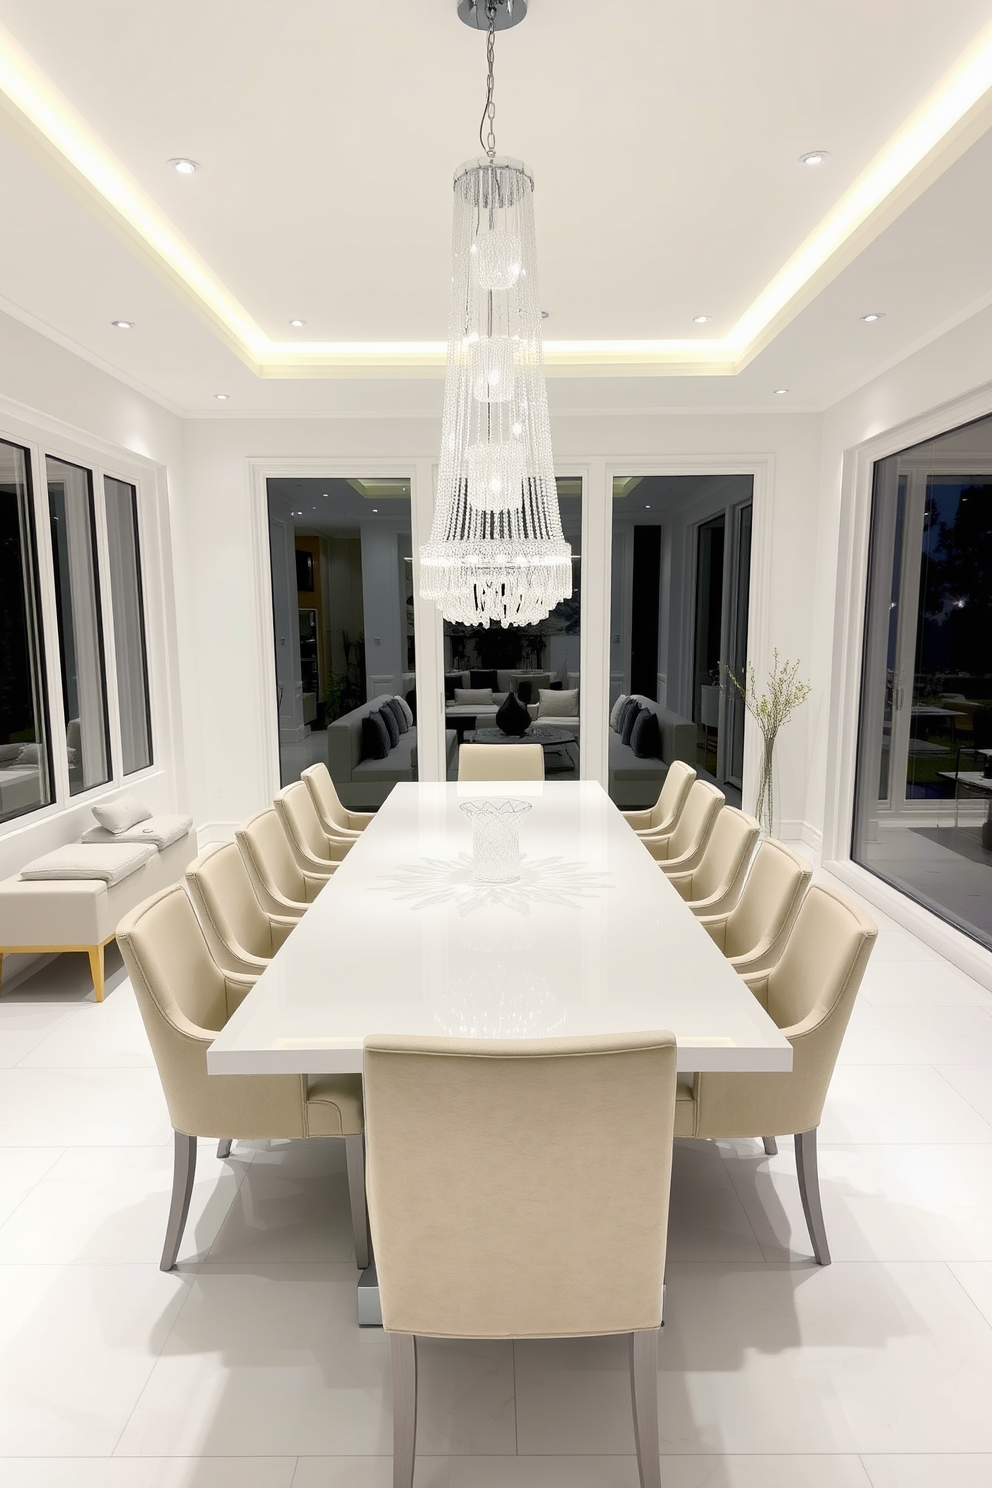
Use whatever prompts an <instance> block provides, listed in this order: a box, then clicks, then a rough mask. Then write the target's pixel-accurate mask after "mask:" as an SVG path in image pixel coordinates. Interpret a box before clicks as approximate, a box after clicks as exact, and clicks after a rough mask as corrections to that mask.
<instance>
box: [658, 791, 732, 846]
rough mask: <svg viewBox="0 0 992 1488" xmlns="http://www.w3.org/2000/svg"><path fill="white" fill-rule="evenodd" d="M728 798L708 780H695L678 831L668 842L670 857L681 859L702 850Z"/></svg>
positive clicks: (677, 824)
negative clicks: (688, 853)
mask: <svg viewBox="0 0 992 1488" xmlns="http://www.w3.org/2000/svg"><path fill="white" fill-rule="evenodd" d="M726 799H727V798H726V796H725V795H724V794H723V791H722V790H718V789H717V787H716V786H715V785H711V784H710V782H709V781H708V780H694V781H693V782H692V785H691V786H690V787H689V795H688V798H687V799H686V803H685V805H684V806H683V808H682V815H681V816H680V817H679V819H678V821H677V822H676V823H675V830H674V831H673V832H672V835H671V837H670V838H669V839H668V841H669V848H668V856H669V857H670V858H679V857H681V856H682V854H683V853H687V852H690V851H691V850H692V849H693V848H695V847H699V846H700V845H701V844H702V843H703V842H705V841H706V838H707V837H708V836H709V833H710V831H711V830H712V828H713V823H714V821H715V819H716V816H717V813H718V812H719V810H720V808H721V807H722V805H723V803H724V801H725V800H726Z"/></svg>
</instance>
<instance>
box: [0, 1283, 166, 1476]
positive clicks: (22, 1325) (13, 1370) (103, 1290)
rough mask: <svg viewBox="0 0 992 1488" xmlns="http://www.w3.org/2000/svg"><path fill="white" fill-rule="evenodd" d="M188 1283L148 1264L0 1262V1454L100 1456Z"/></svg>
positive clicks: (110, 1446) (113, 1438) (113, 1439)
mask: <svg viewBox="0 0 992 1488" xmlns="http://www.w3.org/2000/svg"><path fill="white" fill-rule="evenodd" d="M187 1285H188V1282H187V1281H186V1280H184V1278H183V1277H182V1276H181V1275H177V1274H175V1273H173V1274H172V1275H169V1276H165V1275H163V1273H162V1272H161V1271H159V1270H158V1269H157V1267H154V1266H74V1267H63V1266H3V1267H0V1347H2V1354H3V1358H2V1365H0V1456H12V1457H21V1456H32V1455H39V1456H42V1455H43V1456H46V1457H52V1456H69V1457H78V1456H109V1455H110V1454H111V1453H112V1452H113V1450H114V1448H115V1446H116V1445H117V1440H118V1438H119V1436H120V1434H121V1431H122V1430H123V1429H124V1426H125V1423H126V1422H127V1419H128V1417H129V1416H130V1414H131V1411H132V1410H133V1409H134V1405H135V1402H136V1401H137V1399H138V1396H139V1395H140V1393H141V1390H142V1388H143V1386H144V1384H145V1381H146V1380H147V1378H148V1376H149V1374H150V1372H151V1370H152V1367H153V1365H154V1362H155V1358H156V1356H157V1354H158V1352H159V1350H160V1349H161V1347H162V1345H163V1343H164V1342H165V1339H166V1338H167V1337H168V1334H169V1330H170V1329H171V1327H172V1325H173V1323H174V1322H175V1320H176V1318H177V1317H178V1315H179V1310H180V1307H181V1305H182V1301H183V1298H184V1296H185V1292H186V1287H187Z"/></svg>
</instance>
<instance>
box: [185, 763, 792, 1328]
mask: <svg viewBox="0 0 992 1488" xmlns="http://www.w3.org/2000/svg"><path fill="white" fill-rule="evenodd" d="M506 797H512V798H515V799H519V800H521V801H524V802H526V803H527V805H528V806H529V807H530V810H529V811H527V813H526V814H525V815H524V816H523V817H522V819H521V826H520V876H519V878H518V879H516V880H515V881H514V882H511V883H504V884H483V883H478V882H476V881H475V880H474V878H473V861H472V826H471V822H470V820H469V819H468V817H467V816H466V814H465V813H463V812H462V811H461V810H460V809H459V807H460V805H461V804H462V803H463V802H465V801H470V800H471V801H479V800H496V799H499V798H506ZM658 1029H671V1030H672V1032H673V1033H674V1034H675V1037H676V1040H677V1043H678V1068H679V1070H680V1071H683V1072H694V1071H701V1070H726V1071H744V1070H754V1071H788V1070H790V1069H791V1068H792V1048H791V1045H790V1044H789V1043H788V1041H787V1040H786V1039H785V1038H784V1037H783V1035H782V1034H781V1033H780V1031H779V1030H778V1028H777V1027H776V1026H775V1024H774V1023H773V1022H772V1020H771V1019H770V1018H769V1016H768V1014H767V1013H766V1012H765V1010H764V1009H763V1008H762V1007H761V1005H760V1003H759V1002H758V1001H757V999H756V998H755V997H754V996H753V995H752V994H751V992H750V991H749V990H748V988H747V986H746V985H745V983H744V982H743V981H742V980H741V978H740V977H739V976H738V975H737V973H736V972H735V971H734V970H733V968H732V967H731V966H730V965H729V964H728V962H727V961H726V960H725V959H724V957H723V955H722V954H721V952H720V951H719V950H718V948H717V946H716V945H715V944H714V942H713V941H712V940H711V939H710V937H709V936H708V935H707V933H706V931H705V930H704V929H703V927H702V926H701V925H700V924H699V922H698V920H697V919H696V917H695V916H694V915H693V914H692V912H691V911H690V910H689V909H688V908H687V906H686V904H685V902H684V901H683V900H682V898H681V897H680V896H679V894H678V893H677V892H676V890H675V889H674V888H673V887H672V885H671V884H670V883H669V882H668V880H667V879H666V877H665V875H664V874H663V873H662V871H661V869H660V868H659V867H658V864H657V863H656V862H655V860H654V858H652V857H651V855H650V853H649V852H648V851H647V849H646V848H645V846H644V844H643V843H642V842H641V841H640V839H639V838H638V837H637V835H636V834H635V833H634V832H633V831H632V830H631V828H630V827H629V826H628V825H627V823H626V822H625V821H624V819H623V816H622V815H621V813H620V812H619V811H618V810H617V808H616V807H615V806H614V805H613V803H612V801H611V800H610V798H609V797H608V795H607V794H606V792H605V791H604V790H603V789H602V787H601V786H600V785H598V784H596V783H595V782H593V781H561V782H548V783H537V782H514V783H509V782H493V783H491V784H490V783H486V782H479V781H473V782H471V783H467V782H462V783H450V784H400V785H397V786H396V787H395V788H394V789H393V791H392V792H391V793H390V795H389V797H388V798H387V800H386V802H385V803H384V805H383V806H382V807H381V808H380V810H379V812H378V814H377V816H376V818H375V820H374V821H373V822H372V823H371V824H370V825H369V826H368V827H367V828H366V830H365V831H364V832H363V833H362V836H361V837H360V838H359V839H358V840H357V841H356V843H355V845H354V846H353V847H352V848H351V850H350V851H349V853H348V854H347V856H346V857H345V859H344V861H343V862H342V863H341V865H340V867H339V868H338V869H337V871H336V873H335V874H334V877H333V878H332V879H331V881H330V882H329V883H328V885H327V886H326V888H325V889H323V890H322V892H321V893H320V895H319V896H318V898H317V899H316V900H315V902H314V903H313V905H311V907H310V908H309V909H308V910H307V912H306V914H305V915H304V916H303V918H302V920H301V921H300V923H299V925H298V926H297V927H296V928H295V929H294V930H293V932H292V934H291V935H290V936H289V938H288V939H287V941H286V942H285V944H284V945H283V946H282V947H281V948H280V950H279V951H278V952H277V954H276V955H275V956H274V958H273V959H272V961H271V962H270V964H269V966H268V967H267V968H266V970H265V971H264V972H263V973H262V975H261V976H260V977H259V979H258V981H257V982H256V984H255V986H254V987H253V988H252V990H251V991H250V992H249V993H248V995H247V997H246V998H245V1000H244V1002H243V1003H242V1004H241V1006H240V1007H239V1008H238V1010H237V1011H236V1012H235V1014H234V1015H233V1017H232V1018H231V1019H230V1021H229V1022H228V1023H227V1025H226V1027H225V1028H224V1029H223V1031H222V1032H221V1033H220V1034H218V1036H217V1038H216V1039H215V1040H214V1042H213V1044H212V1045H211V1047H210V1049H209V1051H208V1054H207V1068H208V1070H209V1071H210V1073H211V1074H219V1075H233V1074H286V1073H297V1074H307V1075H321V1074H334V1073H347V1072H360V1071H361V1068H362V1045H363V1041H364V1039H365V1037H366V1036H367V1035H368V1034H378V1033H405V1034H422V1035H427V1036H433V1037H445V1036H450V1037H457V1038H480V1039H500V1038H545V1037H554V1038H568V1037H572V1036H577V1035H585V1034H612V1033H617V1034H622V1033H631V1032H639V1031H652V1030H658ZM370 1270H371V1271H372V1273H373V1274H371V1275H369V1274H366V1275H365V1276H364V1277H363V1278H362V1281H361V1282H360V1288H359V1299H360V1300H359V1315H360V1320H361V1321H363V1322H374V1321H375V1317H376V1314H377V1310H378V1293H377V1291H375V1278H374V1268H370Z"/></svg>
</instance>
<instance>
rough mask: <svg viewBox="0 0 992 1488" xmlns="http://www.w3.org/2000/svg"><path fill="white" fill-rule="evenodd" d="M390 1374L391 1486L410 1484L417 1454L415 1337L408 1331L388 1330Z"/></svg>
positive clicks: (409, 1486) (403, 1487) (402, 1487)
mask: <svg viewBox="0 0 992 1488" xmlns="http://www.w3.org/2000/svg"><path fill="white" fill-rule="evenodd" d="M389 1365H390V1371H391V1373H392V1377H393V1488H413V1467H414V1462H415V1460H416V1454H417V1340H416V1338H414V1336H413V1334H412V1333H390V1335H389Z"/></svg>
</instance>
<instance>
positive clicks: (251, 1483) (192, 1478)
mask: <svg viewBox="0 0 992 1488" xmlns="http://www.w3.org/2000/svg"><path fill="white" fill-rule="evenodd" d="M295 1469H296V1459H295V1457H36V1458H31V1457H17V1458H12V1459H11V1458H8V1460H7V1461H6V1462H4V1464H3V1481H4V1488H292V1484H293V1473H294V1471H295Z"/></svg>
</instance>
